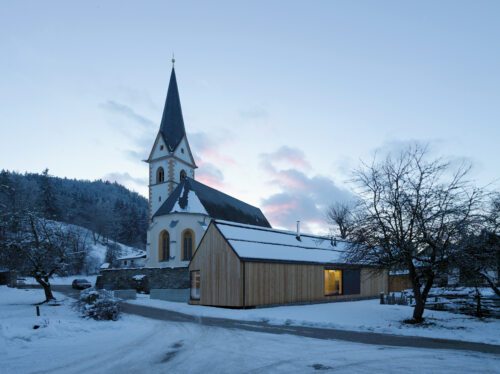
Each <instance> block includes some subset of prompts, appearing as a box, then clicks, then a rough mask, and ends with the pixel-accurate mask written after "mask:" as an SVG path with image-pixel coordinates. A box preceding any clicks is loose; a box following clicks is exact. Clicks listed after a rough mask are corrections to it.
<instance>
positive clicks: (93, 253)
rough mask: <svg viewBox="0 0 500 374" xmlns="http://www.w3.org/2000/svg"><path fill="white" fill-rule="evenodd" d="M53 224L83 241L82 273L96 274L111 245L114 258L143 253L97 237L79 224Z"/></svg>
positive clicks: (137, 249) (104, 260)
mask: <svg viewBox="0 0 500 374" xmlns="http://www.w3.org/2000/svg"><path fill="white" fill-rule="evenodd" d="M53 224H54V225H58V226H59V227H60V228H62V229H63V230H64V231H70V232H72V233H75V234H77V235H78V236H79V237H80V240H81V242H82V243H84V246H83V247H85V248H86V256H85V260H84V261H85V264H84V273H87V274H96V273H98V272H99V268H100V266H101V265H102V264H103V263H104V262H106V252H107V251H108V248H109V247H110V246H113V248H114V249H115V253H114V256H115V257H116V258H119V257H124V256H132V255H139V254H142V253H144V251H142V250H141V249H139V248H134V247H130V246H127V245H124V244H121V243H118V242H115V241H112V240H103V239H102V238H98V237H96V236H95V235H94V233H93V232H92V231H91V230H88V229H86V228H84V227H81V226H77V225H71V224H67V223H63V222H56V221H54V222H53Z"/></svg>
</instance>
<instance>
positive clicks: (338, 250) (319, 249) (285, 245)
mask: <svg viewBox="0 0 500 374" xmlns="http://www.w3.org/2000/svg"><path fill="white" fill-rule="evenodd" d="M225 238H226V240H234V241H237V242H245V243H258V244H270V245H279V246H282V247H295V248H302V249H316V250H318V251H330V252H339V253H345V251H342V250H340V249H326V248H317V247H308V246H300V245H294V244H281V243H272V242H262V241H259V240H247V239H236V238H228V237H225Z"/></svg>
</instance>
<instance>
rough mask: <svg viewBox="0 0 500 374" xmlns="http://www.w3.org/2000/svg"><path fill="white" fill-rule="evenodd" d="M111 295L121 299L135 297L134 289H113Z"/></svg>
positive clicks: (132, 298)
mask: <svg viewBox="0 0 500 374" xmlns="http://www.w3.org/2000/svg"><path fill="white" fill-rule="evenodd" d="M113 296H114V297H116V298H118V299H123V300H134V299H135V298H136V297H137V291H136V290H116V291H113Z"/></svg>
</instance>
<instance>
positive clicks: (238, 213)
mask: <svg viewBox="0 0 500 374" xmlns="http://www.w3.org/2000/svg"><path fill="white" fill-rule="evenodd" d="M190 191H193V192H194V193H195V194H196V196H197V197H198V199H199V200H200V203H201V204H202V205H203V207H204V208H205V210H206V212H207V213H208V215H209V216H210V217H211V218H215V219H221V220H225V221H232V222H238V223H244V224H248V225H255V226H261V227H271V225H270V224H269V222H268V220H267V218H266V217H265V216H264V214H263V213H262V211H261V210H260V209H259V208H256V207H254V206H252V205H250V204H247V203H245V202H243V201H241V200H238V199H235V198H234V197H232V196H229V195H226V194H225V193H223V192H220V191H218V190H216V189H213V188H211V187H208V186H206V185H204V184H203V183H200V182H197V181H195V180H194V179H191V178H186V179H184V180H183V181H182V182H181V183H179V185H178V186H177V187H176V189H175V190H174V191H173V192H172V193H171V194H170V196H169V197H168V199H167V200H165V202H164V203H163V204H162V206H161V207H160V208H159V209H158V210H157V211H156V213H155V214H154V217H158V216H163V215H165V214H169V213H170V212H171V211H172V209H173V208H174V206H175V205H176V203H179V206H180V208H181V209H185V208H186V206H187V205H188V204H189V201H188V197H189V192H190Z"/></svg>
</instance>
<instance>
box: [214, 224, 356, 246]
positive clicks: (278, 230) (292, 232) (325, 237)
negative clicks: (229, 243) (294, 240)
mask: <svg viewBox="0 0 500 374" xmlns="http://www.w3.org/2000/svg"><path fill="white" fill-rule="evenodd" d="M214 221H215V223H218V224H221V225H226V226H233V227H241V228H248V229H251V230H259V231H274V232H279V233H281V234H286V235H292V236H297V233H296V232H294V231H290V230H281V229H275V228H273V227H261V226H254V225H249V224H246V223H238V222H231V221H224V220H219V219H216V220H214ZM300 236H305V237H308V238H316V239H323V240H331V239H332V238H335V239H336V240H337V242H343V243H350V242H349V241H347V240H345V239H339V238H337V237H335V236H332V237H328V236H320V235H313V234H302V233H301V234H300Z"/></svg>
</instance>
